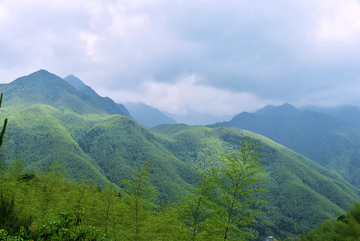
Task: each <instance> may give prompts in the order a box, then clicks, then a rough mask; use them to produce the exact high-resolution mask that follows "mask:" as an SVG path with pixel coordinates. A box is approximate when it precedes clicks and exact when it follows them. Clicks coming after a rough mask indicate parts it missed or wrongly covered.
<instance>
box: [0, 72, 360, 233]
mask: <svg viewBox="0 0 360 241" xmlns="http://www.w3.org/2000/svg"><path fill="white" fill-rule="evenodd" d="M65 80H66V81H65ZM65 80H64V79H62V78H60V77H58V76H56V75H54V74H52V73H49V72H47V71H45V70H40V71H37V72H35V73H32V74H30V75H28V76H24V77H20V78H18V79H16V80H14V81H13V82H11V83H9V84H4V85H0V92H3V93H4V103H3V106H2V108H1V109H0V118H1V119H3V118H5V117H6V118H9V124H8V129H7V134H8V140H7V142H6V143H5V146H4V148H5V150H6V155H7V157H8V158H9V160H11V159H13V158H15V157H16V156H17V157H20V158H24V159H25V164H26V168H27V171H33V172H39V171H40V170H41V169H43V168H45V169H48V168H49V167H50V166H51V165H52V164H53V163H54V162H56V161H59V162H60V163H63V164H64V165H65V167H64V168H65V170H66V171H67V173H68V176H69V178H74V179H77V180H79V179H95V180H96V181H97V182H98V183H99V186H100V187H104V186H106V184H107V183H108V182H109V180H111V178H112V175H113V173H114V169H115V167H116V166H118V168H117V169H116V176H115V180H114V183H115V184H116V185H118V186H120V183H121V180H123V179H128V178H129V177H130V176H131V174H132V172H133V171H137V170H138V169H139V167H140V166H141V165H142V164H143V163H145V162H146V161H148V160H149V161H150V162H151V163H152V166H153V169H152V171H151V174H150V176H151V178H152V179H153V180H152V184H154V185H156V186H157V187H158V188H159V192H160V195H159V197H160V200H159V201H160V202H164V201H170V202H175V201H176V195H185V194H186V190H185V189H184V186H186V187H189V188H191V186H192V185H193V182H194V178H195V176H196V174H197V173H198V172H199V171H201V170H205V169H207V168H210V167H215V166H217V167H219V166H221V165H222V161H221V160H222V159H221V157H220V156H219V154H220V153H227V154H229V153H232V152H233V150H234V148H235V147H236V145H237V143H238V142H239V141H241V140H242V139H243V138H244V136H245V135H249V136H253V137H256V138H259V139H260V140H261V141H262V143H263V144H264V149H263V156H262V163H263V164H264V165H265V171H266V175H265V179H266V182H265V183H263V184H261V185H262V187H264V188H266V189H267V190H269V192H268V193H266V194H261V195H262V196H261V198H263V199H264V200H266V201H268V202H269V204H268V205H265V206H262V207H261V209H262V210H263V211H264V215H263V216H260V217H257V219H258V226H257V227H256V228H257V229H258V230H259V232H260V231H261V232H263V231H264V230H265V229H269V230H272V232H274V233H280V232H281V231H288V232H291V233H294V234H298V233H301V232H303V231H306V230H307V229H308V228H311V227H314V226H315V225H316V224H317V223H318V222H320V221H322V220H324V219H328V218H336V216H337V212H344V211H345V210H347V209H348V208H349V206H350V205H351V204H352V203H353V202H355V201H357V200H360V190H359V189H358V188H359V185H360V183H359V181H357V177H358V176H359V174H360V158H359V157H358V156H359V151H358V150H359V147H360V130H359V129H357V128H356V127H353V126H349V125H348V124H346V123H344V122H341V121H339V120H337V119H335V118H334V117H331V116H329V115H325V114H322V113H318V112H314V111H303V112H301V111H300V110H298V109H296V108H295V107H293V106H291V105H289V104H284V105H282V106H279V107H274V106H267V107H265V108H263V109H261V110H259V111H257V112H256V113H241V114H239V115H237V116H235V117H234V118H233V119H231V120H230V121H228V122H221V123H216V124H214V125H211V126H206V127H205V126H189V125H185V124H175V123H174V124H162V125H157V126H155V127H153V128H152V129H149V128H147V127H146V126H144V125H142V124H140V123H138V122H137V121H136V118H141V117H143V116H141V108H138V109H139V111H138V112H135V111H134V112H133V113H134V115H132V111H131V110H132V109H133V110H134V108H132V107H129V111H128V112H127V111H125V110H126V108H125V107H124V108H125V109H122V108H119V105H118V104H116V103H115V102H114V101H112V100H111V99H110V98H106V97H101V96H99V95H98V94H97V93H96V92H95V91H94V90H92V89H91V87H89V86H86V85H85V84H84V83H83V82H82V81H81V80H79V79H77V78H76V77H75V76H72V75H70V76H68V77H66V78H65ZM146 108H147V109H149V107H146ZM135 113H137V114H135ZM138 114H139V116H138V117H136V116H137V115H138ZM158 114H159V113H158ZM144 115H145V120H146V116H147V112H146V109H145V110H144ZM159 116H161V114H159ZM133 118H134V119H133ZM165 119H166V118H165ZM166 121H171V120H170V119H166ZM151 125H155V123H152V124H151ZM228 127H231V128H228ZM233 127H236V128H233ZM238 128H240V129H243V130H240V129H238ZM277 142H278V143H280V144H278V143H277Z"/></svg>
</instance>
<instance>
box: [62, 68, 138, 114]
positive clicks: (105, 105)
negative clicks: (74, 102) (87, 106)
mask: <svg viewBox="0 0 360 241" xmlns="http://www.w3.org/2000/svg"><path fill="white" fill-rule="evenodd" d="M64 80H65V81H66V82H68V83H69V84H71V85H72V86H74V87H75V88H76V89H77V90H78V91H79V92H81V93H84V94H86V95H87V96H89V97H90V98H91V99H92V100H93V101H94V102H95V103H97V104H98V105H99V106H100V107H101V108H102V109H103V110H104V111H106V112H107V113H108V114H110V115H115V114H119V115H124V116H128V117H131V116H130V115H129V112H128V111H125V110H124V111H123V110H122V109H121V108H119V106H118V105H117V104H116V103H115V102H114V101H113V100H112V99H110V98H109V97H101V96H100V95H98V94H97V93H96V92H95V91H94V90H93V89H92V88H91V87H90V86H87V85H85V84H84V83H83V82H82V81H81V80H80V79H79V78H77V77H75V76H74V75H69V76H67V77H65V78H64ZM125 109H126V108H125Z"/></svg>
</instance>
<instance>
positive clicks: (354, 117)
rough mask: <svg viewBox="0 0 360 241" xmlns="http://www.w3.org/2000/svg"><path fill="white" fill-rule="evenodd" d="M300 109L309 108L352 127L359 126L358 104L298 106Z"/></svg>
mask: <svg viewBox="0 0 360 241" xmlns="http://www.w3.org/2000/svg"><path fill="white" fill-rule="evenodd" d="M300 110H303V111H304V110H311V111H315V112H319V113H323V114H326V115H330V116H332V117H334V118H335V119H337V120H339V121H343V122H345V123H347V124H350V125H352V126H354V127H357V128H360V108H359V107H358V106H351V105H347V106H339V107H334V108H324V107H316V106H306V107H302V108H300Z"/></svg>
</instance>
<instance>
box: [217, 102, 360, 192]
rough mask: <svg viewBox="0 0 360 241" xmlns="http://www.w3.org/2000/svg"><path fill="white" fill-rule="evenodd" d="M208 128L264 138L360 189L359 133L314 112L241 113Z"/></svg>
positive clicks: (274, 110) (268, 110) (278, 109)
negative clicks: (239, 131) (215, 127)
mask: <svg viewBox="0 0 360 241" xmlns="http://www.w3.org/2000/svg"><path fill="white" fill-rule="evenodd" d="M212 126H224V127H236V128H240V129H244V130H249V131H251V132H255V133H258V134H261V135H264V136H266V137H268V138H270V139H271V140H273V141H275V142H277V143H280V144H282V145H284V146H286V147H287V148H290V149H291V150H294V151H296V152H297V153H299V154H301V155H304V156H306V157H308V158H310V159H311V160H313V161H316V162H317V163H319V164H320V165H322V166H324V167H326V168H327V169H328V170H330V171H332V172H334V173H337V174H339V175H341V176H342V177H343V178H344V179H346V180H347V181H348V182H350V183H351V184H353V185H354V186H356V187H357V188H360V181H359V178H358V177H359V175H360V161H359V154H360V153H359V149H360V129H358V128H355V127H352V126H349V125H347V124H346V123H343V122H340V121H338V120H336V119H335V118H333V117H331V116H329V115H325V114H322V113H317V112H314V111H303V112H300V111H299V110H297V109H296V108H295V107H293V106H291V105H289V104H284V105H282V106H278V107H274V106H267V107H265V108H263V109H261V110H259V111H257V112H256V114H252V113H246V112H244V113H241V114H239V115H237V116H235V117H234V118H233V119H232V120H231V121H229V122H222V123H216V124H215V125H212Z"/></svg>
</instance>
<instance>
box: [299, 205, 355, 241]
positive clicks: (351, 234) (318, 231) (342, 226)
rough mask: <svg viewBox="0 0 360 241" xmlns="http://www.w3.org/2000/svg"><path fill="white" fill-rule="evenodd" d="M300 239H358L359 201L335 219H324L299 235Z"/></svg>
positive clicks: (318, 240) (308, 240) (330, 240)
mask: <svg viewBox="0 0 360 241" xmlns="http://www.w3.org/2000/svg"><path fill="white" fill-rule="evenodd" d="M300 240H304V241H305V240H306V241H315V240H316V241H322V240H324V241H325V240H326V241H332V240H334V241H335V240H339V241H342V240H344V241H347V240H349V241H350V240H360V202H356V203H355V204H354V205H353V206H351V208H350V210H349V212H348V213H347V214H345V215H344V214H343V215H341V216H339V218H338V219H337V220H335V221H330V220H325V221H324V222H323V223H322V224H321V225H320V227H316V228H314V229H312V230H310V231H308V232H307V234H304V235H300Z"/></svg>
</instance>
